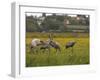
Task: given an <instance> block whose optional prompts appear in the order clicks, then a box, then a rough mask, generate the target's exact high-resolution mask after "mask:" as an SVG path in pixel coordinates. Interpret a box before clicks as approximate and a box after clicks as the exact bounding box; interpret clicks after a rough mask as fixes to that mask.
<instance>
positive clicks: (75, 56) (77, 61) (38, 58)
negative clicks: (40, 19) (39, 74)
mask: <svg viewBox="0 0 100 80" xmlns="http://www.w3.org/2000/svg"><path fill="white" fill-rule="evenodd" d="M31 34H32V35H34V34H35V35H39V36H38V37H37V38H39V39H42V40H47V39H48V37H47V36H46V35H47V34H45V35H41V33H38V34H37V33H27V34H26V67H36V66H37V67H38V66H57V65H81V64H89V63H90V61H89V37H88V34H86V33H85V34H79V35H81V36H80V37H79V36H78V37H64V38H63V37H60V36H59V35H57V36H59V37H57V36H56V37H55V38H54V41H57V42H59V44H60V47H61V53H56V51H55V49H53V48H51V51H50V54H49V52H48V51H45V52H43V51H40V50H39V51H38V52H37V53H34V52H32V51H30V43H31V40H32V39H33V38H35V37H36V36H35V37H31ZM68 34H71V33H68ZM40 35H41V36H40ZM60 35H61V34H60ZM42 36H45V37H42ZM62 36H63V34H62ZM82 36H83V37H82ZM84 36H85V37H84ZM73 40H74V41H76V44H75V46H74V48H73V53H72V49H71V48H68V49H65V44H66V43H67V42H69V41H73Z"/></svg>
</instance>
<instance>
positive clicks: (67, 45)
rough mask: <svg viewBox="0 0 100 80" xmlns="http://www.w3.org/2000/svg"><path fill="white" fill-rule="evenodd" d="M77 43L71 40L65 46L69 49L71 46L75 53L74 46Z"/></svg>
mask: <svg viewBox="0 0 100 80" xmlns="http://www.w3.org/2000/svg"><path fill="white" fill-rule="evenodd" d="M75 44H76V41H70V42H68V43H66V45H65V48H66V49H67V48H70V47H71V48H72V53H73V47H74V45H75Z"/></svg>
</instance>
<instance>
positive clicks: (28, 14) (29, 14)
mask: <svg viewBox="0 0 100 80" xmlns="http://www.w3.org/2000/svg"><path fill="white" fill-rule="evenodd" d="M26 15H27V16H37V17H40V16H42V13H26ZM46 15H52V14H51V13H50V14H49V13H48V14H46ZM57 15H62V14H57ZM67 15H68V16H71V17H76V16H77V15H76V14H67ZM86 17H88V15H86Z"/></svg>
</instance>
